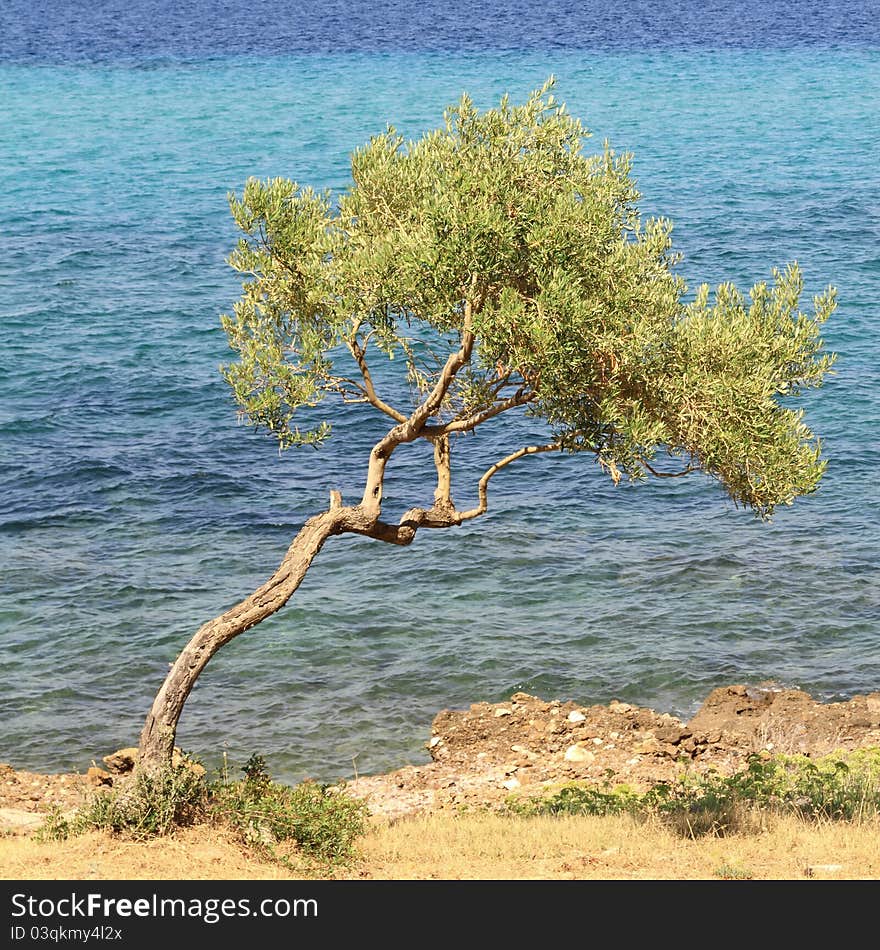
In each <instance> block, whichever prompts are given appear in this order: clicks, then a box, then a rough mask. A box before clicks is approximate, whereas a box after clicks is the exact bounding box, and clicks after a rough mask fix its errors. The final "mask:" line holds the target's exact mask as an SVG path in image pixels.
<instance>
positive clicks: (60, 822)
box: [34, 807, 74, 841]
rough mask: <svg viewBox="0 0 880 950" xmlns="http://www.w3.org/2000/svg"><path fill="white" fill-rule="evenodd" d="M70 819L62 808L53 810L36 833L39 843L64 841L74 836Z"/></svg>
mask: <svg viewBox="0 0 880 950" xmlns="http://www.w3.org/2000/svg"><path fill="white" fill-rule="evenodd" d="M73 833H74V832H73V829H72V828H71V821H70V819H69V818H68V817H67V816H66V815H65V814H64V813H63V812H62V811H61V809H60V808H57V807H56V808H53V809H52V810H51V811H50V812H49V813H48V814H47V815H46V818H45V819H44V821H43V824H42V825H40V827H39V828H37V830H36V831H35V832H34V838H35V839H36V840H37V841H64V840H65V839H66V838H69V837H70V836H71V835H72V834H73Z"/></svg>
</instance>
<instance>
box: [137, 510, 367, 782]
mask: <svg viewBox="0 0 880 950" xmlns="http://www.w3.org/2000/svg"><path fill="white" fill-rule="evenodd" d="M335 501H336V500H335V499H334V502H335ZM349 512H351V509H347V510H346V509H344V508H341V507H340V506H339V505H338V504H333V503H331V508H330V510H329V511H325V512H323V513H322V514H320V515H316V516H315V517H314V518H310V519H309V520H308V521H307V522H306V523H305V524H304V525H303V527H302V529H301V530H300V532H299V534H297V536H296V537H295V538H294V540H293V542H292V544H291V545H290V547H289V548H288V550H287V554H286V555H285V556H284V560H283V561H282V562H281V564H280V566H279V567H278V570H277V571H275V573H274V574H273V575H272V576H271V577H270V578H269V580H267V581H266V583H265V584H263V585H262V587H260V588H258V589H257V590H256V591H254V593H253V594H251V595H250V596H249V597H246V598H245V599H244V600H243V601H241V603H238V604H236V605H235V606H234V607H232V608H230V609H229V610H227V611H226V612H225V613H223V614H221V615H220V616H219V617H216V618H215V619H214V620H209V621H208V622H207V623H206V624H203V625H202V626H201V627H200V628H199V629H198V630H197V631H196V633H195V635H194V636H193V638H192V639H191V640H190V641H189V643H188V644H187V645H186V646H185V647H184V648H183V651H182V652H181V654H180V656H178V658H177V660H176V661H175V662H174V664H173V665H172V666H171V669H170V670H169V671H168V675H167V676H166V677H165V682H164V683H163V684H162V687H161V689H160V690H159V692H158V693H157V694H156V698H155V700H154V701H153V706H152V709H151V710H150V713H149V715H148V716H147V720H146V722H145V723H144V728H143V731H142V732H141V738H140V756H139V762H138V767H139V768H140V769H141V770H142V771H147V772H155V771H159V770H161V769H163V768H168V767H169V766H170V765H171V757H172V754H173V751H174V740H175V736H176V734H177V724H178V721H179V719H180V715H181V713H182V712H183V706H184V704H185V703H186V700H187V698H188V697H189V694H190V693H191V692H192V689H193V686H195V682H196V680H197V679H198V677H199V674H200V673H201V672H202V670H203V669H204V668H205V665H206V664H207V663H208V661H209V660H210V659H211V657H212V656H214V654H215V653H216V652H217V651H218V650H219V649H220V648H221V647H222V646H224V644H226V643H229V641H230V640H232V639H234V638H235V637H237V636H238V635H239V634H240V633H244V632H245V630H249V629H250V628H251V627H253V626H255V625H256V624H258V623H260V621H261V620H265V619H266V617H269V616H271V615H272V614H274V613H275V612H276V611H277V610H279V609H280V608H281V607H283V606H284V605H285V604H286V603H287V601H288V600H289V599H290V596H291V595H292V594H293V592H294V591H295V590H296V589H297V588H298V587H299V585H300V583H301V582H302V579H303V578H304V577H305V575H306V572H307V571H308V569H309V566H310V565H311V563H312V561H313V560H314V559H315V556H316V555H317V554H318V552H319V551H320V550H321V548H322V547H323V545H324V542H325V541H326V540H327V538H329V537H330V536H331V535H333V534H339V533H341V531H342V530H344V528H343V527H342V526H343V524H344V522H345V521H346V520H347V519H346V514H347V513H349Z"/></svg>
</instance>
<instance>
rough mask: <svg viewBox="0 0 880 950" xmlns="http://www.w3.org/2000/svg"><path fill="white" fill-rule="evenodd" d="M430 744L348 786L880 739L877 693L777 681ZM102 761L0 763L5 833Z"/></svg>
mask: <svg viewBox="0 0 880 950" xmlns="http://www.w3.org/2000/svg"><path fill="white" fill-rule="evenodd" d="M426 747H427V749H428V752H429V753H430V755H431V761H430V762H429V763H427V764H425V765H420V766H407V767H405V768H402V769H399V770H397V771H394V772H391V773H388V774H385V775H373V776H362V777H359V778H357V779H356V780H354V781H352V782H350V783H348V785H347V786H346V788H347V790H348V791H349V792H350V793H352V794H355V795H358V796H360V797H363V798H365V799H366V800H367V802H368V805H369V807H370V810H371V812H372V813H373V814H374V815H377V816H381V817H384V818H388V819H397V818H400V817H403V816H406V815H410V814H415V813H418V812H424V811H432V810H438V809H450V808H453V809H460V808H468V807H484V806H490V807H491V806H493V805H496V804H500V803H501V802H503V801H504V800H505V799H506V798H507V797H508V796H510V795H517V794H537V793H539V792H540V791H541V790H542V789H544V788H547V787H549V786H552V785H556V784H559V783H561V782H566V781H575V780H580V781H590V782H596V783H602V782H612V783H620V782H625V783H628V784H630V785H633V786H636V787H641V788H644V787H647V786H649V785H651V784H654V783H657V782H663V781H669V780H670V779H672V778H674V777H675V776H676V775H678V774H680V773H681V772H682V771H684V770H686V769H687V770H689V771H691V772H692V773H703V772H706V771H709V770H714V771H716V772H718V773H720V774H725V775H729V774H732V773H734V772H736V771H738V770H739V769H740V768H742V767H743V765H744V764H745V762H746V760H747V758H748V756H749V755H750V754H752V753H759V754H765V755H768V754H773V753H780V752H781V753H791V754H795V753H798V754H803V755H809V756H818V755H824V754H827V753H829V752H832V751H836V750H853V749H859V748H871V747H880V692H873V693H870V694H868V695H866V696H854V697H852V698H851V699H849V700H847V701H845V702H837V703H820V702H817V701H815V700H814V699H813V698H812V697H811V696H810V695H809V694H807V693H805V692H802V691H800V690H792V689H781V688H778V687H777V686H775V685H774V684H772V683H762V684H758V685H747V684H737V685H733V686H726V687H719V688H718V689H715V690H713V691H712V692H711V693H710V694H709V696H708V697H707V698H706V700H705V701H704V702H703V705H702V706H701V707H700V709H699V710H698V711H697V713H696V715H694V716H693V717H692V718H691V719H690V720H689V721H688V722H683V721H681V720H680V719H677V718H676V717H674V716H671V715H669V714H668V713H657V712H655V711H654V710H651V709H646V708H642V707H638V706H633V705H631V704H629V703H625V702H612V703H609V704H608V705H607V706H603V705H597V706H581V705H578V704H577V703H575V702H560V701H558V700H550V701H545V700H542V699H540V698H538V697H535V696H530V695H528V694H526V693H515V694H514V695H513V696H511V697H510V699H509V700H507V701H506V702H502V703H494V704H493V703H474V704H473V705H472V706H471V707H470V708H469V709H466V710H444V711H442V712H440V713H438V715H437V716H436V717H435V718H434V721H433V723H432V726H431V735H430V738H429V739H428V741H427V742H426ZM121 751H122V752H123V753H124V752H125V750H121ZM104 764H105V766H106V768H96V767H94V766H93V767H91V768H89V769H87V770H86V771H85V772H83V773H81V774H80V773H68V774H61V775H43V774H39V773H34V772H28V771H22V770H17V769H15V768H13V767H12V766H11V765H7V764H0V831H6V832H12V833H27V832H29V831H31V830H33V829H34V828H36V827H38V826H39V825H40V823H41V822H42V820H43V817H44V816H45V814H46V813H47V812H49V811H50V810H52V809H53V808H60V809H62V810H69V809H73V808H76V807H77V805H79V804H80V803H81V802H82V801H83V799H84V797H85V795H86V794H88V793H89V792H90V791H94V790H95V788H101V787H105V788H106V787H112V786H113V785H114V784H116V783H118V782H120V781H124V776H125V774H127V773H128V772H129V771H130V765H131V762H130V760H129V759H128V758H127V757H126V756H125V754H122V755H121V754H120V752H116V753H111V754H108V755H107V756H106V757H105V758H104Z"/></svg>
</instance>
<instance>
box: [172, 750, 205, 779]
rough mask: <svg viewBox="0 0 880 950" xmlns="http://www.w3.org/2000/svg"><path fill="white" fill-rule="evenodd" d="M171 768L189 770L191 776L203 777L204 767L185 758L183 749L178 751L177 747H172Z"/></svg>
mask: <svg viewBox="0 0 880 950" xmlns="http://www.w3.org/2000/svg"><path fill="white" fill-rule="evenodd" d="M171 768H173V769H180V768H185V769H189V771H190V772H192V773H193V775H200V776H201V775H204V774H205V771H206V770H205V767H204V765H199V763H198V762H193V761H192V759H189V758H187V756H186V754H185V753H184V751H183V749H178V748H177V746H175V747H174V752H173V753H172V754H171Z"/></svg>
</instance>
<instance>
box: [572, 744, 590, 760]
mask: <svg viewBox="0 0 880 950" xmlns="http://www.w3.org/2000/svg"><path fill="white" fill-rule="evenodd" d="M595 758H596V755H595V753H594V752H591V751H590V750H589V749H585V748H584V747H583V746H580V745H577V744H575V745H570V746H569V747H568V748H567V749H566V750H565V761H566V762H592V761H594V760H595Z"/></svg>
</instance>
